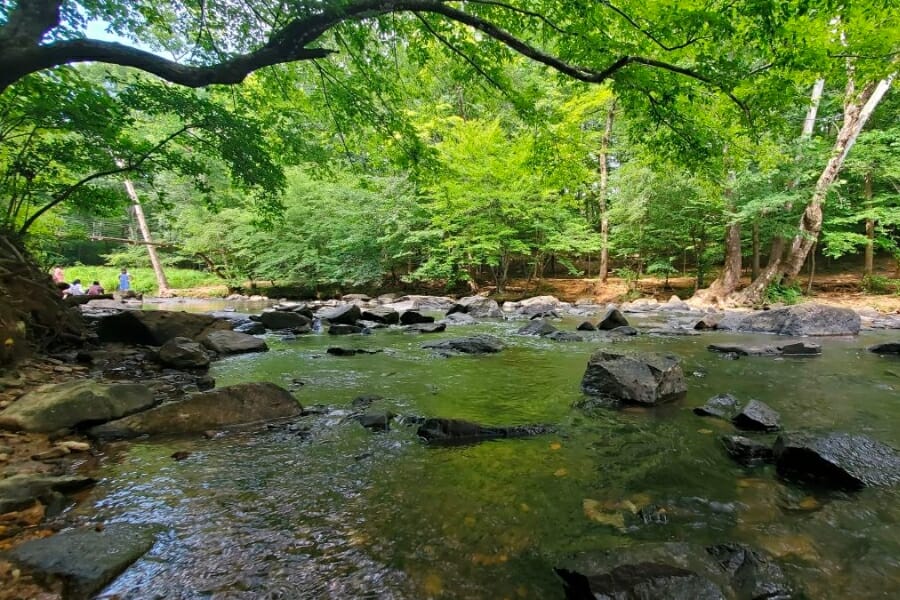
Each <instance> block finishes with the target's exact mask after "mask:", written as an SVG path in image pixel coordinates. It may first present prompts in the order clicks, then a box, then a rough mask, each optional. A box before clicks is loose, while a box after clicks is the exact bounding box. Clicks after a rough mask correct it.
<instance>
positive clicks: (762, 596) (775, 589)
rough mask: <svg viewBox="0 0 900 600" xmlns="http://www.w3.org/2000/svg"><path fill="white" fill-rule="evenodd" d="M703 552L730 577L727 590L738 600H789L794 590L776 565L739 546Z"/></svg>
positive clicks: (743, 546) (727, 545) (715, 548)
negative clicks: (730, 590)
mask: <svg viewBox="0 0 900 600" xmlns="http://www.w3.org/2000/svg"><path fill="white" fill-rule="evenodd" d="M707 552H709V554H710V555H711V556H712V558H713V559H715V560H716V562H717V563H718V564H719V566H720V567H721V568H722V570H723V571H725V572H726V573H727V574H728V575H729V576H730V577H731V589H732V590H733V591H734V593H735V596H736V597H737V598H739V599H741V600H743V599H747V600H757V599H759V600H790V599H791V598H793V597H794V591H793V589H792V588H791V585H790V583H789V582H788V579H787V576H786V575H785V574H784V571H782V570H781V567H779V566H778V565H777V564H775V563H774V562H773V561H771V560H770V559H768V558H767V557H766V556H765V555H763V554H762V553H761V552H759V551H757V550H754V549H752V548H750V547H748V546H745V545H743V544H719V545H716V546H710V547H709V548H707Z"/></svg>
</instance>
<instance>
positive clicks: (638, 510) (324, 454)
mask: <svg viewBox="0 0 900 600" xmlns="http://www.w3.org/2000/svg"><path fill="white" fill-rule="evenodd" d="M574 325H575V323H574V322H573V323H568V322H567V323H566V326H567V328H569V329H572V328H574ZM515 328H516V324H513V323H507V324H504V323H496V324H482V325H478V326H473V327H463V328H456V329H454V330H452V331H450V332H448V333H446V334H442V335H441V336H438V337H453V336H458V335H468V334H471V333H475V332H478V333H492V334H495V335H499V336H501V337H503V339H504V341H505V342H506V343H507V345H508V347H507V349H506V350H505V351H504V352H502V353H500V354H497V355H491V356H482V357H468V356H461V357H453V358H441V357H438V356H435V355H433V354H431V353H429V352H427V351H425V350H422V349H421V348H420V344H421V343H422V342H424V341H426V340H431V339H435V338H434V336H429V337H427V338H426V337H421V336H413V335H409V334H405V333H402V332H399V331H379V332H377V333H376V334H375V335H372V336H358V337H352V338H341V339H340V341H339V343H340V345H342V346H350V347H359V348H382V349H384V350H385V352H384V353H379V354H376V355H360V356H355V357H352V358H340V357H332V356H327V355H326V354H325V350H326V348H327V347H328V346H329V345H334V344H335V343H336V341H335V339H334V338H330V339H329V337H328V336H308V337H301V338H298V339H297V340H296V341H291V342H282V341H278V340H272V341H271V346H272V351H270V352H269V353H266V354H259V355H244V356H237V357H233V358H229V359H226V360H223V361H221V362H219V363H216V365H215V366H214V368H213V371H212V374H213V375H214V376H215V377H216V379H217V380H218V382H219V385H227V384H230V383H236V382H240V381H248V380H265V381H273V382H276V383H279V384H282V385H287V383H288V382H291V381H294V380H299V381H302V382H303V384H304V385H303V386H302V388H300V390H299V391H298V392H297V397H298V399H299V400H300V401H301V402H302V403H303V405H304V406H310V405H315V404H325V405H329V406H332V407H339V408H344V409H348V408H349V406H350V403H351V401H352V399H353V398H354V397H356V396H358V395H361V394H378V395H381V396H384V398H385V399H384V400H383V401H380V402H379V403H377V404H375V405H374V406H373V410H375V409H378V410H384V409H387V410H392V411H394V412H396V413H398V414H415V415H424V416H444V417H455V418H463V419H469V420H473V421H477V422H480V423H485V424H490V425H517V424H528V423H553V424H558V429H557V431H556V432H555V433H552V434H549V435H545V436H539V437H535V438H529V439H510V440H499V441H492V442H487V443H482V444H477V445H467V446H453V447H438V448H429V447H426V446H425V445H424V444H422V443H421V442H419V441H417V440H416V439H415V437H414V428H411V427H403V426H394V427H393V428H392V430H391V431H389V432H387V433H384V434H372V433H369V432H367V431H366V430H364V429H363V428H362V427H359V425H358V424H356V423H355V422H352V421H351V422H347V421H345V420H343V419H341V418H340V417H339V416H334V415H331V416H328V415H325V416H320V417H315V418H312V420H311V421H310V423H309V424H310V426H311V432H310V434H309V435H308V436H298V435H295V434H293V433H291V432H288V431H286V430H273V431H263V432H256V433H234V434H230V435H227V436H224V437H222V438H218V439H214V440H179V441H175V442H152V443H151V442H137V443H134V444H131V445H128V446H126V447H124V449H123V450H122V452H121V453H119V454H117V455H116V456H115V457H114V458H110V460H108V461H107V462H106V464H105V466H104V467H103V469H104V471H103V473H102V476H103V481H102V482H101V484H100V485H98V486H97V488H96V489H95V490H94V491H93V493H92V496H91V497H90V498H89V501H88V502H86V503H84V504H83V505H82V506H81V507H80V508H79V509H78V511H79V512H83V513H84V514H97V515H99V517H100V518H103V519H108V520H127V521H137V522H156V523H163V524H165V525H166V526H167V527H168V534H167V535H166V536H165V537H163V538H162V539H161V540H160V541H159V543H158V544H157V545H156V547H155V548H154V549H153V550H152V551H151V553H149V554H148V555H147V556H145V557H144V558H143V559H141V560H140V561H138V562H137V563H136V564H135V565H134V566H132V567H131V568H130V569H129V570H128V571H127V572H126V573H125V574H124V575H123V576H122V577H121V578H119V580H117V581H116V582H115V583H114V584H113V585H112V586H111V587H110V588H109V589H108V590H107V593H110V594H112V593H115V594H119V595H120V596H121V597H125V598H152V597H157V598H211V597H215V598H398V599H400V598H402V599H407V598H409V599H413V598H416V599H417V598H428V597H442V598H562V596H563V594H562V588H561V585H560V584H559V582H558V581H557V580H556V579H555V577H554V575H553V574H552V569H551V567H552V566H553V565H554V564H556V563H557V561H558V560H560V559H561V558H563V557H565V556H566V555H568V554H571V553H574V552H579V551H586V550H597V549H615V548H622V547H626V546H630V545H634V544H636V543H640V542H659V541H687V542H695V543H698V544H706V543H715V542H721V541H728V540H738V541H744V542H748V543H751V544H753V545H755V546H758V547H761V548H763V549H765V550H767V551H769V552H770V553H772V554H774V555H775V556H778V557H780V559H781V561H782V564H784V565H785V566H786V568H787V570H788V573H789V575H790V576H791V577H792V578H793V579H794V580H795V581H796V582H797V583H798V584H799V585H800V586H801V587H802V588H804V590H805V591H806V593H807V595H808V596H809V597H812V598H836V597H854V598H863V597H872V598H874V597H888V596H890V594H892V593H893V592H894V591H895V590H896V589H898V588H900V527H898V522H900V502H898V500H900V497H898V492H897V491H896V490H892V489H869V490H864V491H862V492H859V493H855V494H850V495H848V494H842V493H835V492H824V491H820V490H811V489H807V488H803V487H799V486H794V485H790V484H786V483H783V482H781V481H780V480H778V479H777V478H776V476H775V474H774V472H773V471H772V470H771V468H769V467H765V468H758V469H755V470H748V469H744V468H741V467H739V466H737V465H736V464H735V463H733V462H731V461H730V460H729V459H728V458H727V457H726V455H725V454H724V452H723V451H722V449H721V447H720V445H719V442H718V439H717V436H718V435H719V434H721V433H726V432H728V431H731V426H730V425H729V424H727V423H725V422H721V421H716V420H712V419H704V418H701V417H697V416H695V415H693V414H692V413H691V411H690V409H691V408H692V407H694V406H698V405H701V404H703V403H704V402H705V401H706V399H707V398H709V397H710V396H713V395H715V394H718V393H723V392H729V393H732V394H735V395H736V396H738V397H739V398H741V399H749V398H758V399H760V400H763V401H765V402H767V403H768V404H770V405H771V406H772V407H774V408H775V409H776V410H778V411H779V412H780V413H781V415H782V421H783V423H784V425H785V427H786V428H787V429H800V428H804V429H805V428H824V429H839V430H844V431H850V432H855V433H865V434H867V435H870V436H871V437H874V438H876V439H879V440H881V441H883V442H886V443H888V444H891V445H893V446H895V447H898V446H900V402H898V400H900V363H898V362H897V361H896V360H893V361H891V360H888V359H885V358H879V357H877V356H874V355H872V354H870V353H867V352H866V351H865V347H866V346H867V345H869V344H871V343H875V342H876V341H879V340H881V339H887V336H886V335H884V334H871V333H867V334H864V335H862V336H860V337H859V338H858V339H849V340H848V339H828V340H822V343H823V346H824V353H823V356H821V357H818V358H814V359H801V360H780V359H772V358H744V359H741V360H738V361H728V360H723V359H722V358H721V357H720V356H718V355H716V354H712V353H710V352H708V351H707V350H706V345H707V344H708V343H710V342H711V341H723V342H724V341H742V342H753V343H760V342H762V343H765V342H767V341H769V342H771V338H769V337H766V336H751V335H730V334H719V333H714V334H706V335H703V336H699V337H691V338H653V337H640V338H637V339H634V340H628V341H625V342H619V343H616V347H622V348H633V349H644V350H658V351H668V352H673V353H675V354H677V355H678V356H680V357H681V358H682V360H683V363H684V368H685V372H686V374H688V379H689V393H688V395H687V397H686V398H685V399H684V400H683V401H680V402H679V403H677V404H674V405H671V406H666V407H662V408H658V409H643V408H625V409H622V410H598V411H594V412H590V413H584V412H581V411H578V410H574V409H572V408H571V405H572V404H573V402H575V401H576V400H578V399H579V398H581V392H580V389H579V383H580V379H581V375H582V374H583V372H584V367H585V364H586V362H587V358H588V356H589V355H590V353H591V352H592V350H594V349H596V348H597V347H598V346H600V344H601V343H600V342H593V343H562V344H560V343H556V342H552V341H548V340H542V339H537V338H524V337H517V336H515V335H513V332H514V331H515ZM176 449H177V450H188V451H190V452H191V456H190V458H188V459H187V460H185V461H182V462H175V461H173V460H172V459H171V458H169V455H170V454H171V453H172V452H173V451H174V450H176Z"/></svg>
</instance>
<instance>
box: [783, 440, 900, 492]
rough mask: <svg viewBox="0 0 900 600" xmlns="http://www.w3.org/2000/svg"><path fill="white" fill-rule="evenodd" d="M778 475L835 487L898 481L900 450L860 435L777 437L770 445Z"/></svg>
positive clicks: (845, 487) (866, 485)
mask: <svg viewBox="0 0 900 600" xmlns="http://www.w3.org/2000/svg"><path fill="white" fill-rule="evenodd" d="M773 451H774V453H775V465H776V467H777V469H778V474H779V475H781V476H782V477H786V478H788V479H799V480H802V481H809V482H813V483H818V484H822V485H826V486H829V487H833V488H838V489H859V488H863V487H868V486H893V485H897V484H898V483H900V453H898V452H897V450H895V449H894V448H891V447H890V446H888V445H886V444H882V443H881V442H877V441H875V440H873V439H871V438H868V437H866V436H863V435H851V434H848V433H826V434H818V435H817V434H804V433H791V434H784V435H780V436H778V439H777V440H775V446H774V448H773Z"/></svg>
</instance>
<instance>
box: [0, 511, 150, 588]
mask: <svg viewBox="0 0 900 600" xmlns="http://www.w3.org/2000/svg"><path fill="white" fill-rule="evenodd" d="M159 530H160V528H159V527H157V526H155V525H134V524H131V523H112V524H110V525H107V526H106V527H104V528H103V529H102V530H101V531H97V529H95V528H93V527H92V528H86V529H74V530H70V531H64V532H62V533H58V534H56V535H54V536H51V537H48V538H42V539H36V540H30V541H27V542H25V543H24V544H21V545H19V546H17V547H16V548H14V549H13V550H11V551H10V552H9V553H8V554H7V556H8V557H9V559H11V560H12V561H13V562H14V563H16V564H17V565H18V566H20V567H22V568H23V569H24V570H25V571H26V572H29V573H31V574H32V575H33V576H34V577H35V578H36V579H38V580H40V581H44V582H46V583H48V584H54V583H56V582H61V583H62V585H63V590H64V593H63V597H65V598H73V599H80V598H84V599H87V598H93V597H94V594H96V593H97V592H99V591H100V590H101V589H103V587H104V586H105V585H106V584H108V583H109V582H110V581H112V580H113V579H115V578H116V576H118V575H119V574H120V573H121V572H122V571H124V570H125V569H126V568H127V567H128V566H129V565H130V564H131V563H133V562H134V561H136V560H137V559H139V558H140V557H141V556H143V555H144V554H145V553H146V552H147V551H148V550H150V548H152V547H153V544H154V542H155V541H156V535H157V533H158V532H159Z"/></svg>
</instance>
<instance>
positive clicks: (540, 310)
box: [516, 296, 562, 317]
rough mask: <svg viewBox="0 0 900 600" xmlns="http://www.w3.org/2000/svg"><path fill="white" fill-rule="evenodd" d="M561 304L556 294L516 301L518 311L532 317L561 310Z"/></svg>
mask: <svg viewBox="0 0 900 600" xmlns="http://www.w3.org/2000/svg"><path fill="white" fill-rule="evenodd" d="M561 306H562V302H560V301H559V298H557V297H555V296H535V297H534V298H526V299H525V300H522V301H521V302H518V303H516V312H518V313H519V314H522V315H525V316H528V317H530V316H534V315H542V314H545V313H550V312H553V311H556V310H559V309H560V308H561Z"/></svg>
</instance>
